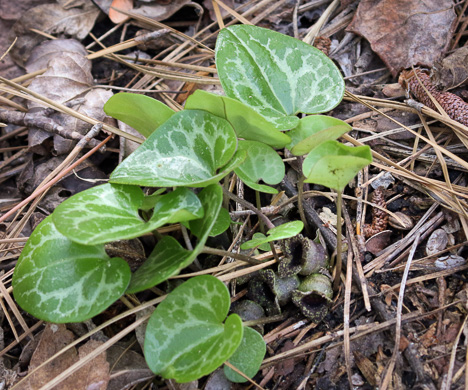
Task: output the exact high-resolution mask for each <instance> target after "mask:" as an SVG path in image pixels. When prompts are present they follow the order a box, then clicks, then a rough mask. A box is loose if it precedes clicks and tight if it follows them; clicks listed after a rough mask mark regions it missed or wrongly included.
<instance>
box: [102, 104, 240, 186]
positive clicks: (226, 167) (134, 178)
mask: <svg viewBox="0 0 468 390" xmlns="http://www.w3.org/2000/svg"><path fill="white" fill-rule="evenodd" d="M236 148H237V138H236V133H235V132H234V130H233V128H232V127H231V125H230V124H229V122H227V121H226V120H225V119H222V118H219V117H217V116H214V115H212V114H210V113H208V112H206V111H199V110H184V111H179V112H178V113H176V114H174V115H173V116H172V117H171V118H169V119H168V120H167V121H166V122H165V123H164V124H163V125H161V126H160V127H159V128H158V131H156V132H154V133H153V134H151V136H150V137H149V138H148V139H147V140H146V141H145V142H144V143H143V144H142V145H141V146H140V147H139V148H138V149H137V150H136V151H135V152H133V153H132V154H131V155H130V156H129V157H128V158H127V159H125V160H124V161H123V162H122V163H121V164H120V165H119V166H118V167H117V168H116V169H115V171H114V172H113V173H112V175H111V182H112V183H119V184H134V185H141V186H148V187H171V186H191V187H206V186H207V185H209V184H212V183H216V182H218V181H219V180H220V179H222V178H223V177H224V176H226V175H227V174H228V173H229V172H231V171H232V170H233V169H234V168H236V167H237V166H238V165H239V164H240V163H242V161H243V160H244V159H245V153H242V152H238V153H236V154H235V155H234V153H235V151H236ZM233 156H234V157H233ZM221 167H222V170H221V172H218V169H219V168H221Z"/></svg>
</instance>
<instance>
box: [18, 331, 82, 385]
mask: <svg viewBox="0 0 468 390" xmlns="http://www.w3.org/2000/svg"><path fill="white" fill-rule="evenodd" d="M73 339H74V336H73V333H72V332H70V331H69V330H67V328H66V327H65V325H63V324H47V325H46V327H45V329H44V332H43V333H42V336H41V340H40V341H39V344H38V345H37V348H36V350H35V351H34V353H33V356H32V358H31V363H30V364H29V371H32V370H34V369H35V368H36V367H38V366H39V365H41V364H42V363H43V362H45V361H46V360H47V359H49V358H50V357H51V356H52V355H55V354H56V353H57V352H59V351H60V350H62V349H63V348H64V347H66V346H67V345H68V344H70V343H71V342H72V341H73ZM77 361H78V356H77V353H76V349H74V348H71V349H69V350H68V351H66V352H65V353H63V354H62V355H60V357H58V358H57V359H54V360H53V361H52V362H51V363H49V364H48V365H46V366H44V367H43V368H40V369H39V370H38V371H36V372H35V373H33V374H32V375H31V376H30V377H29V381H27V382H26V383H25V384H24V385H23V386H20V388H21V389H30V390H34V389H39V388H41V387H42V386H43V385H45V384H46V383H47V382H49V381H50V380H52V379H53V378H55V377H56V376H57V375H59V374H61V373H62V372H63V371H65V370H66V369H67V368H68V367H70V366H71V365H72V364H74V363H75V362H77ZM68 384H69V385H72V384H73V383H72V382H70V381H69V380H66V381H64V382H62V384H61V385H60V386H65V385H68ZM60 388H61V389H63V387H60ZM70 388H72V387H70ZM56 389H58V387H56Z"/></svg>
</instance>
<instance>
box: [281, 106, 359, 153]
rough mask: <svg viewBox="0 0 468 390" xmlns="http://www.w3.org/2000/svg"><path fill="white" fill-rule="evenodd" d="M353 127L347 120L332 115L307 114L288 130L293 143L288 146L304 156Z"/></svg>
mask: <svg viewBox="0 0 468 390" xmlns="http://www.w3.org/2000/svg"><path fill="white" fill-rule="evenodd" d="M351 129H352V127H351V126H350V125H348V124H347V123H346V122H343V121H342V120H340V119H337V118H333V117H331V116H326V115H311V116H306V117H305V118H302V119H301V120H300V121H299V125H298V126H297V127H296V128H295V129H293V130H291V131H289V132H288V135H289V136H290V137H291V143H290V144H289V145H288V146H287V148H288V149H289V150H291V153H292V154H294V155H295V156H302V155H304V154H307V153H309V152H310V151H311V150H312V149H313V148H315V147H316V146H318V145H320V144H321V143H322V142H325V141H330V140H335V139H338V138H339V137H341V136H342V135H343V134H345V133H347V132H348V131H350V130H351Z"/></svg>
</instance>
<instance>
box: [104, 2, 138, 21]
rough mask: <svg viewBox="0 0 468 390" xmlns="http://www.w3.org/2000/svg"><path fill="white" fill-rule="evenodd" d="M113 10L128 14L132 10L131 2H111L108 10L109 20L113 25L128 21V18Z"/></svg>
mask: <svg viewBox="0 0 468 390" xmlns="http://www.w3.org/2000/svg"><path fill="white" fill-rule="evenodd" d="M115 8H118V9H121V10H124V11H127V12H129V11H131V10H132V9H133V0H113V1H112V4H111V8H110V9H109V19H110V20H112V22H113V23H115V24H117V23H121V22H124V21H125V20H127V19H128V16H127V15H125V14H123V13H121V12H119V11H117V10H115Z"/></svg>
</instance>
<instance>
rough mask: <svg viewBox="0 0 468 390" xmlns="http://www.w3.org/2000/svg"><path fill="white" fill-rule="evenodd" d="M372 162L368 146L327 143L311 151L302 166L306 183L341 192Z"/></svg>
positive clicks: (335, 142) (336, 142)
mask: <svg viewBox="0 0 468 390" xmlns="http://www.w3.org/2000/svg"><path fill="white" fill-rule="evenodd" d="M371 162H372V152H371V149H370V148H369V146H358V147H352V146H346V145H343V144H342V143H340V142H338V141H327V142H324V143H322V144H321V145H319V146H317V147H316V148H315V149H313V150H312V151H311V152H310V153H309V154H308V155H307V157H306V158H305V160H304V162H303V164H302V171H303V172H304V175H305V176H306V180H305V181H306V182H307V183H315V184H321V185H323V186H325V187H329V188H333V189H334V190H337V191H342V190H343V189H344V188H345V187H346V185H347V184H348V183H349V182H350V181H351V180H352V179H353V177H354V176H356V174H357V173H358V172H359V170H361V169H362V168H364V167H366V166H367V165H369V164H370V163H371Z"/></svg>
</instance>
